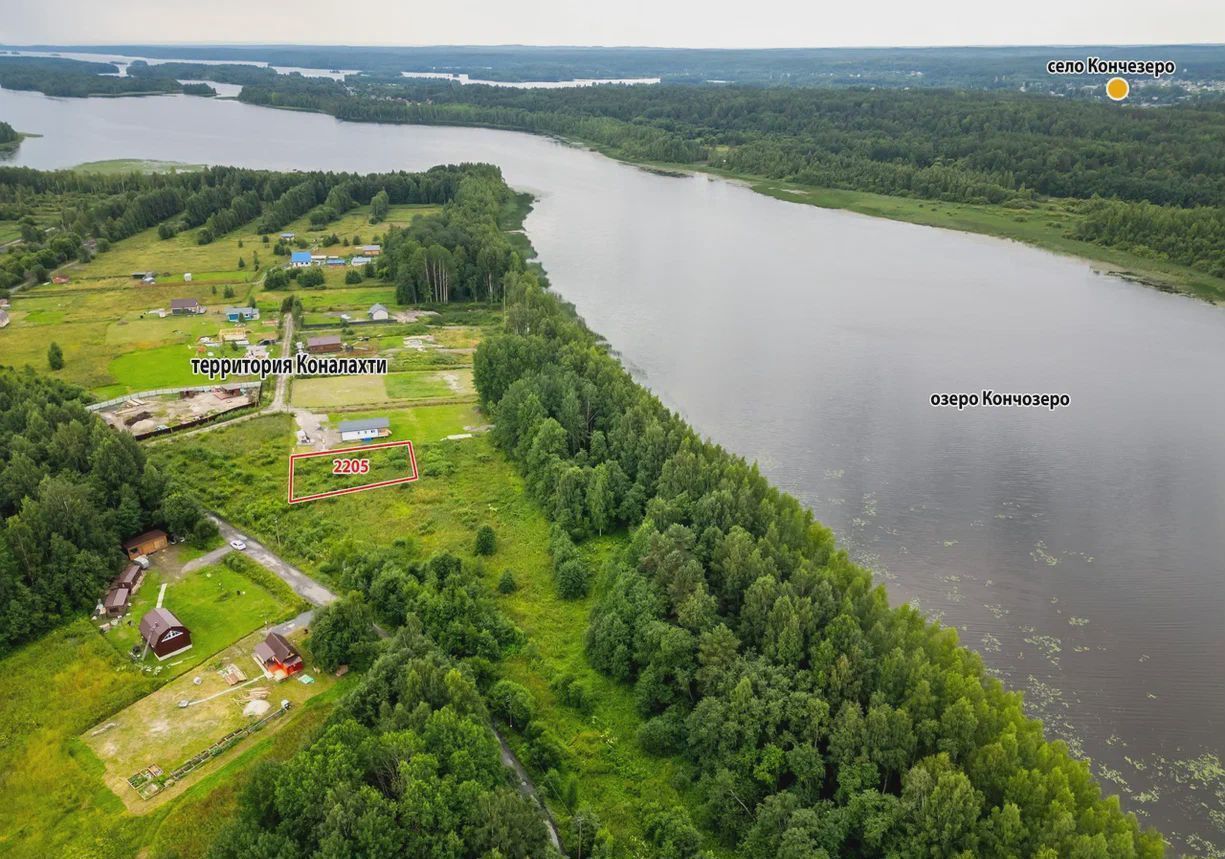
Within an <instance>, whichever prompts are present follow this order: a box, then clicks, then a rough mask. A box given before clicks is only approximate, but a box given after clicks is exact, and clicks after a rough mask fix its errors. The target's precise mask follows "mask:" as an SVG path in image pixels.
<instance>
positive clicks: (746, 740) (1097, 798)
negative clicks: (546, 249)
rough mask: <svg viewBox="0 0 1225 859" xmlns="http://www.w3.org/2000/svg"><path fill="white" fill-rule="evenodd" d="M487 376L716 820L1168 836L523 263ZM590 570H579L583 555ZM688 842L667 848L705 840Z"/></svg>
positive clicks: (852, 833) (623, 658) (655, 729)
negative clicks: (622, 546) (644, 377)
mask: <svg viewBox="0 0 1225 859" xmlns="http://www.w3.org/2000/svg"><path fill="white" fill-rule="evenodd" d="M507 300H508V311H507V314H508V315H507V323H506V330H505V332H504V333H501V334H499V335H496V336H494V337H492V338H490V339H488V340H486V341H485V342H483V343H482V344H481V346H480V348H479V350H478V352H477V355H476V363H475V371H474V372H475V378H476V383H477V387H478V390H479V392H480V396H481V400H482V403H483V404H484V405H485V407H486V408H488V409H490V410H491V411H492V414H493V416H494V419H495V429H494V438H495V441H496V443H497V444H498V445H499V446H500V447H501V448H502V449H503V450H504V451H506V453H507V454H508V455H509V456H510V457H511V458H512V459H513V460H514V461H515V462H517V463H518V464H519V466H520V468H521V469H522V471H523V473H524V476H525V479H526V482H527V486H528V488H529V491H531V492H532V493H533V494H534V495H535V496H536V497H537V498H538V499H539V501H540V503H541V504H542V505H544V507H545V509H546V510H547V511H548V512H549V514H550V516H551V517H552V518H553V520H554V522H555V523H556V527H557V529H558V534H557V535H556V536H555V538H554V552H555V560H557V559H558V556H561V557H562V558H565V559H566V560H561V561H560V563H558V566H557V574H558V580H557V585H558V589H559V592H560V593H561V595H563V596H565V595H567V594H568V593H572V592H579V593H581V592H582V588H578V589H574V588H573V587H572V579H573V577H574V575H575V574H574V572H573V571H571V572H567V571H566V570H567V566H568V565H570V562H571V561H573V560H574V556H573V552H572V551H571V550H570V547H569V544H570V542H571V541H573V540H581V539H582V538H583V537H584V536H586V535H589V534H594V533H599V532H602V531H604V530H607V529H610V528H616V527H626V528H628V529H630V531H631V533H632V539H631V541H630V544H629V546H628V549H627V550H626V551H625V552H624V554H623V556H622V557H619V558H617V559H616V560H615V561H614V562H612V563H610V565H609V566H608V568H607V569H604V570H601V571H586V572H587V574H588V575H595V574H597V573H598V575H599V576H600V579H599V580H598V582H599V586H598V588H597V593H600V594H601V597H600V602H599V604H598V606H597V607H596V608H595V610H594V611H593V612H592V614H591V625H590V628H589V630H588V633H587V642H586V647H587V653H588V657H589V658H590V660H591V661H592V663H593V664H594V665H595V666H596V667H598V668H599V669H600V670H601V671H603V672H605V673H607V674H608V675H609V676H611V677H613V678H615V679H618V680H621V681H623V682H626V683H630V684H633V688H634V693H635V696H636V698H637V702H638V707H639V710H640V712H641V715H642V716H643V717H644V719H646V720H647V721H646V722H645V724H644V726H643V728H642V731H641V734H640V737H639V741H640V742H641V744H642V745H643V747H644V748H645V749H646V750H648V751H650V752H653V753H655V754H660V755H679V756H681V757H682V758H683V759H685V760H686V761H688V763H689V766H690V768H691V778H692V784H693V785H694V787H695V790H696V793H697V794H698V796H699V797H700V800H701V822H702V823H703V824H704V825H705V826H706V827H707V828H708V829H709V830H710V831H712V832H714V833H716V834H717V836H718V837H719V838H720V839H721V840H722V841H723V842H724V843H725V844H726V845H727V846H728V847H729V848H731V849H734V850H735V851H736V853H737V855H742V856H751V857H762V859H767V857H835V856H838V857H846V856H909V857H920V856H926V857H931V856H957V857H966V859H969V857H975V856H1035V857H1042V859H1056V857H1073V856H1074V857H1102V859H1105V857H1152V856H1160V855H1162V853H1163V849H1164V848H1163V843H1162V840H1161V838H1160V836H1159V835H1158V834H1157V833H1156V832H1153V831H1143V832H1142V831H1141V829H1140V827H1139V825H1138V824H1137V822H1136V820H1135V818H1134V817H1131V816H1129V815H1126V814H1124V813H1122V812H1121V811H1120V808H1119V805H1118V801H1117V799H1116V798H1113V797H1112V798H1109V799H1107V798H1103V797H1102V795H1101V790H1100V788H1099V786H1098V785H1097V784H1096V782H1095V781H1094V780H1093V778H1092V776H1091V775H1090V772H1089V768H1088V766H1087V765H1086V764H1084V763H1083V762H1080V761H1076V760H1073V759H1072V758H1071V757H1070V756H1069V755H1068V753H1067V750H1066V748H1065V747H1064V746H1063V745H1062V744H1061V743H1058V742H1055V743H1048V742H1047V741H1045V740H1044V738H1043V735H1042V728H1041V725H1040V724H1039V723H1038V722H1036V721H1034V720H1031V719H1029V718H1026V716H1025V715H1024V713H1023V712H1022V709H1021V700H1020V697H1019V696H1018V695H1016V694H1014V693H1010V692H1008V691H1006V690H1005V689H1004V688H1003V687H1002V686H1001V685H1000V683H999V682H998V681H996V680H995V679H993V678H991V677H989V676H988V675H987V674H986V673H985V671H984V668H983V665H982V662H981V660H980V658H979V657H978V656H977V655H976V654H974V653H973V652H971V651H970V650H968V649H966V648H964V647H962V646H960V645H959V644H958V642H957V635H956V633H955V632H954V631H953V630H951V629H947V628H944V627H941V626H939V625H937V624H934V623H930V622H928V621H926V620H925V619H924V618H923V617H922V616H921V615H920V614H919V613H918V612H917V611H915V610H914V609H912V608H910V607H909V606H902V607H898V608H891V607H889V605H888V602H887V599H886V594H885V592H884V590H883V588H881V587H879V586H874V585H873V583H872V580H871V576H870V575H869V573H868V572H867V571H865V570H863V569H860V568H858V567H856V566H855V565H854V564H852V563H851V562H850V561H849V560H848V559H847V557H846V555H845V553H843V552H841V551H839V550H838V549H837V548H836V547H835V544H834V540H833V538H832V536H831V535H830V533H829V531H828V530H826V529H825V528H824V527H822V526H821V525H820V524H818V523H816V522H815V521H813V518H812V515H811V514H810V513H809V512H808V511H806V510H805V509H804V508H803V507H802V506H801V505H800V504H799V503H798V502H797V501H796V500H795V499H794V498H791V497H790V496H787V495H785V494H783V493H780V492H779V491H778V490H776V489H774V488H773V487H771V486H770V485H769V484H768V483H767V482H766V480H765V479H764V478H763V477H762V476H761V475H760V474H759V473H758V472H757V470H756V468H755V467H754V466H751V465H749V464H748V463H746V462H744V461H743V460H742V459H740V458H738V457H735V456H732V455H730V454H729V453H727V452H726V451H724V450H722V449H721V448H719V447H717V446H715V445H712V444H709V443H707V442H704V441H702V440H701V439H700V438H699V437H698V436H697V435H696V434H695V433H694V432H693V430H692V429H690V428H689V427H688V426H686V425H685V424H684V423H683V422H682V421H681V420H680V419H679V418H678V417H676V416H675V415H673V414H671V413H669V412H668V411H667V410H666V409H665V408H664V407H663V406H662V405H661V404H660V403H659V401H658V400H657V399H655V398H654V397H653V396H652V395H650V394H649V393H648V392H646V391H645V390H644V389H642V388H640V387H638V386H637V385H636V384H635V383H634V382H633V381H632V380H631V379H630V377H629V376H628V374H627V373H625V371H624V370H623V369H622V368H621V367H620V366H619V365H618V364H617V362H616V361H615V360H614V359H613V358H612V357H611V356H609V355H608V354H607V353H606V352H605V351H603V350H601V349H600V348H599V346H598V345H597V342H596V340H595V339H594V338H593V336H592V335H591V334H590V333H589V332H587V331H586V329H585V328H584V327H583V326H582V325H581V323H579V322H577V321H576V320H575V319H574V318H573V316H572V314H569V313H567V312H566V311H565V310H564V309H563V307H562V305H561V304H560V302H558V300H557V299H556V298H554V297H553V296H552V295H551V294H550V293H548V292H547V291H545V290H544V289H543V288H542V287H541V285H540V284H539V283H538V281H537V278H536V275H535V274H533V273H531V272H524V273H512V274H511V275H510V276H509V283H508V298H507ZM579 575H580V576H581V575H582V571H579ZM695 852H696V846H694V847H693V848H692V849H686V850H683V851H674V852H671V853H670V854H669V855H674V856H693V855H695Z"/></svg>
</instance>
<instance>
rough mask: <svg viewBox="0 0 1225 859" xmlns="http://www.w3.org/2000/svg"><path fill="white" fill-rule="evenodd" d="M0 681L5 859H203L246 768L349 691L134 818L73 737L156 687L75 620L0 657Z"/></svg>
mask: <svg viewBox="0 0 1225 859" xmlns="http://www.w3.org/2000/svg"><path fill="white" fill-rule="evenodd" d="M252 667H254V666H252ZM0 677H3V678H4V685H3V688H4V693H5V694H3V695H0V798H3V802H0V855H3V856H5V857H15V859H27V857H29V859H45V857H48V856H74V857H89V859H112V857H114V859H120V857H131V856H137V855H143V853H142V851H144V850H145V849H146V848H147V847H151V849H149V854H148V855H150V856H152V857H158V859H188V857H201V856H203V855H204V851H205V850H206V849H207V847H208V845H209V843H211V840H212V838H213V837H215V836H216V833H217V831H218V830H219V829H220V827H221V826H223V825H224V823H225V820H226V817H227V816H228V815H229V814H231V813H232V811H233V809H234V808H235V806H236V800H237V795H238V791H239V790H240V789H241V787H242V785H243V784H244V783H245V781H246V779H247V777H248V775H249V772H250V768H251V766H252V765H253V764H254V763H256V762H257V761H259V760H263V759H277V760H283V759H285V758H287V757H289V756H290V755H292V754H293V753H294V752H295V751H296V750H297V749H299V748H301V747H302V745H304V744H305V743H306V742H308V741H309V739H310V737H311V736H313V734H314V732H315V731H316V730H317V729H318V728H319V726H320V725H321V724H322V722H323V719H324V718H325V717H326V716H327V714H328V713H329V712H331V710H332V708H333V707H334V706H335V702H336V700H337V698H338V697H339V695H340V694H341V693H342V692H343V691H344V690H345V689H347V688H348V686H349V684H350V681H349V680H348V679H347V678H346V680H344V681H342V682H340V683H337V684H334V685H333V686H332V687H331V688H330V689H325V691H324V693H323V694H321V695H318V696H316V697H314V698H311V699H310V700H309V701H307V702H306V703H305V705H304V706H303V707H301V708H300V709H298V710H297V711H296V712H294V713H292V714H291V717H290V718H289V719H288V720H287V721H286V722H285V723H284V724H282V725H278V726H277V729H276V730H275V731H274V732H271V733H266V734H259V735H256V737H253V738H251V739H250V740H249V741H247V742H245V743H243V744H240V745H239V746H238V747H237V748H236V749H235V750H233V751H231V752H230V753H228V754H227V755H225V756H224V757H223V758H221V759H220V761H219V763H220V767H217V766H215V765H210V766H209V767H207V768H205V769H204V770H203V771H202V777H201V778H200V779H199V780H198V781H195V782H193V783H191V784H189V786H188V788H187V791H186V792H185V793H184V794H183V795H182V796H181V797H179V798H178V800H176V801H175V803H173V804H171V805H166V806H161V807H158V808H155V809H154V810H152V811H151V812H149V813H146V814H144V815H140V816H137V815H133V814H130V813H128V812H127V811H126V809H125V807H124V804H123V802H122V801H120V799H119V798H118V797H117V796H116V795H115V794H114V793H113V792H112V791H111V790H110V789H109V788H108V787H107V785H106V783H105V781H104V775H105V765H104V764H103V762H102V761H101V760H100V759H99V758H98V757H97V756H96V755H95V754H94V752H93V751H92V750H91V749H90V748H89V746H88V745H86V743H85V742H84V741H83V740H82V739H81V738H80V735H82V734H85V733H87V732H88V731H90V730H92V729H93V727H94V726H96V725H98V724H99V723H105V722H106V721H107V720H108V717H110V716H111V715H113V714H115V713H118V712H120V711H122V710H124V708H126V707H129V706H132V705H135V704H137V702H140V701H141V699H142V698H144V696H146V695H148V694H150V693H152V692H154V691H155V690H156V689H157V688H158V686H159V684H161V683H162V682H164V680H165V678H164V677H162V678H153V677H151V676H148V675H145V674H142V673H141V672H140V671H138V670H136V668H135V667H134V666H133V665H132V664H131V663H130V662H129V661H128V660H127V659H125V658H123V657H121V656H120V655H119V653H118V652H116V650H115V649H114V648H113V647H111V646H110V645H109V644H107V642H106V640H105V639H104V638H103V637H102V636H101V635H100V634H99V633H98V631H97V630H96V629H95V628H94V627H93V625H92V624H91V623H89V621H88V620H86V619H84V618H81V619H80V620H77V621H75V622H73V623H70V624H68V625H66V626H63V627H60V628H59V629H57V630H54V631H52V632H50V633H47V634H46V635H44V636H43V637H42V638H40V639H39V640H38V641H35V642H33V643H31V644H28V645H26V646H25V647H23V648H21V649H19V650H17V651H15V652H13V653H10V654H8V655H6V656H4V657H3V658H0ZM189 682H190V681H189Z"/></svg>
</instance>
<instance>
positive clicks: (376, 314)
mask: <svg viewBox="0 0 1225 859" xmlns="http://www.w3.org/2000/svg"><path fill="white" fill-rule="evenodd" d="M366 315H367V316H369V317H370V321H371V322H386V321H387V319H388V318H389V317H390V316H391V314H389V313H388V312H387V308H386V307H384V306H383V305H381V304H375V305H372V306H371V308H370V309H369V310H367V311H366Z"/></svg>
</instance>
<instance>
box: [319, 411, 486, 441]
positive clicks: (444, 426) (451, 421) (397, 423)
mask: <svg viewBox="0 0 1225 859" xmlns="http://www.w3.org/2000/svg"><path fill="white" fill-rule="evenodd" d="M328 417H329V420H330V421H331V422H332V425H333V426H335V425H336V424H337V423H338V422H340V421H350V420H360V419H362V418H378V417H386V418H389V419H390V420H391V439H390V440H392V441H400V440H403V439H407V440H409V441H412V442H413V443H414V444H418V445H420V444H427V443H429V442H436V441H441V440H442V439H444V438H446V437H447V436H449V435H459V434H461V433H465V432H467V431H468V430H467V429H465V428H466V427H470V426H480V425H482V424H487V423H488V422H489V419H488V418H486V417H485V416H484V415H482V414H481V413H480V412H479V411H478V410H477V407H476V403H447V404H444V405H437V406H414V407H412V408H389V409H381V410H377V411H374V410H372V411H363V412H334V413H332V414H331V415H329V416H328Z"/></svg>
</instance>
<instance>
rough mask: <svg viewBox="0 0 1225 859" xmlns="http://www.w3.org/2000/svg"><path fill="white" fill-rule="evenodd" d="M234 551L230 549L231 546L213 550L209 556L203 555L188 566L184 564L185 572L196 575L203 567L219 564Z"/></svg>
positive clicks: (188, 563) (227, 545) (189, 562)
mask: <svg viewBox="0 0 1225 859" xmlns="http://www.w3.org/2000/svg"><path fill="white" fill-rule="evenodd" d="M232 551H234V550H233V549H231V548H230V547H229V544H226V545H224V546H222V547H221V548H220V549H213V551H211V552H209V553H208V554H207V555H201V556H200V557H198V558H196V559H195V560H194V561H188V562H187V563H186V564H184V565H183V572H184V573H194V572H195V571H196V570H198V569H200V568H201V567H207V566H208V565H209V564H215V563H217V562H218V561H220V560H221V559H222V558H224V557H225V556H226V555H228V554H230V552H232Z"/></svg>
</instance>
